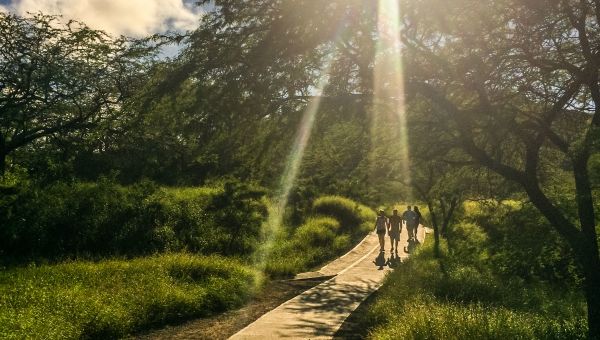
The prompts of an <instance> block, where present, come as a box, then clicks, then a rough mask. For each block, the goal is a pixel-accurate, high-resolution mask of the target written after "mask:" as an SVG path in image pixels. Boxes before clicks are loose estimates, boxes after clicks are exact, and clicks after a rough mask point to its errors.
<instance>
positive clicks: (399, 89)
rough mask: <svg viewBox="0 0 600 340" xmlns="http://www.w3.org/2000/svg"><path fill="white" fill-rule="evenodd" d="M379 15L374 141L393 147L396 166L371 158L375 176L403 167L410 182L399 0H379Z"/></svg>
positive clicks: (372, 138)
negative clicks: (387, 165) (379, 162)
mask: <svg viewBox="0 0 600 340" xmlns="http://www.w3.org/2000/svg"><path fill="white" fill-rule="evenodd" d="M377 16H378V18H377V35H378V40H377V44H376V53H375V69H374V80H375V84H374V101H373V108H372V110H373V118H372V122H371V124H372V125H371V143H372V145H373V147H374V150H378V149H377V148H378V147H379V148H388V150H386V151H387V152H389V151H390V149H391V154H392V155H394V156H395V157H394V160H393V164H394V165H395V166H392V167H389V168H388V167H385V166H383V165H382V164H378V162H377V161H376V160H372V165H373V166H374V169H373V176H390V175H391V174H390V173H389V171H400V172H401V173H400V175H401V176H402V178H403V179H402V182H404V183H405V184H410V182H411V176H410V171H409V167H410V165H409V161H410V155H409V145H408V131H407V121H406V107H405V101H404V72H403V67H402V46H401V41H400V31H401V26H400V4H399V0H379V2H378V15H377ZM377 156H378V155H375V157H377ZM382 166H383V167H382ZM386 171H387V172H386ZM407 187H410V185H408V186H407ZM408 195H409V197H406V198H407V199H409V200H410V199H412V197H410V196H412V195H411V194H410V189H409V192H408Z"/></svg>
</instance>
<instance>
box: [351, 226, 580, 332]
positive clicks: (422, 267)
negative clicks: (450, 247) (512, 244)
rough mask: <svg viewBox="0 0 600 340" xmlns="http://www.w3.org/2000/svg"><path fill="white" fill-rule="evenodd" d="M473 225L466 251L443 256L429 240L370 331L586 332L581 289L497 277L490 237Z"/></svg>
mask: <svg viewBox="0 0 600 340" xmlns="http://www.w3.org/2000/svg"><path fill="white" fill-rule="evenodd" d="M473 228H474V226H465V227H464V228H463V231H464V232H465V234H464V235H465V238H463V239H462V242H463V243H462V244H461V246H462V247H464V248H460V249H462V250H463V251H462V252H459V253H455V254H452V253H447V252H445V253H444V254H443V255H442V258H441V259H439V260H438V259H437V258H436V257H435V256H434V250H433V243H432V242H430V241H427V242H426V243H425V245H424V246H423V247H422V248H421V249H420V250H419V251H418V252H417V253H416V254H413V255H412V256H411V258H410V259H408V261H405V262H404V263H403V264H402V265H401V266H400V267H398V268H397V269H396V270H395V271H394V272H393V273H391V274H390V276H389V277H388V278H387V279H386V281H385V283H384V286H383V287H382V288H381V290H380V292H379V293H378V294H377V296H376V298H375V300H374V302H373V303H372V304H371V305H370V306H369V309H368V311H367V313H366V314H365V315H363V316H362V317H361V319H360V323H361V325H362V326H364V327H365V328H366V329H368V336H367V338H370V339H398V338H402V339H472V338H477V339H506V338H512V339H585V338H586V333H587V327H586V321H585V307H584V306H585V305H584V300H583V297H582V296H581V295H580V294H579V293H577V292H575V291H572V290H565V289H555V288H554V287H553V286H551V285H547V284H540V283H537V284H533V283H529V284H526V283H524V281H522V280H518V279H516V280H515V279H514V277H513V279H506V278H500V277H497V276H496V275H494V274H493V273H492V272H491V269H492V268H493V267H494V266H493V265H490V264H489V261H487V257H486V256H485V255H484V252H485V251H484V249H485V247H486V245H485V242H486V239H485V237H483V238H482V237H481V231H477V230H476V229H473ZM469 230H470V231H469ZM442 248H444V247H442Z"/></svg>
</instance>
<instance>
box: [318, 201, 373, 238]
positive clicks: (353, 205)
mask: <svg viewBox="0 0 600 340" xmlns="http://www.w3.org/2000/svg"><path fill="white" fill-rule="evenodd" d="M313 210H314V212H315V213H316V214H321V215H325V216H331V217H334V218H336V219H338V220H339V221H340V223H341V225H342V228H346V229H348V230H352V229H356V228H357V227H359V226H361V225H362V224H363V223H365V222H371V221H375V218H376V214H375V212H374V211H373V210H372V209H370V208H368V207H366V206H364V205H361V204H359V203H357V202H354V201H352V200H351V199H348V198H345V197H340V196H323V197H319V198H317V199H316V200H315V201H314V203H313ZM361 229H364V226H363V228H361ZM369 229H370V227H369Z"/></svg>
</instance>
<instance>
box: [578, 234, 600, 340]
mask: <svg viewBox="0 0 600 340" xmlns="http://www.w3.org/2000/svg"><path fill="white" fill-rule="evenodd" d="M583 242H585V243H587V244H588V247H587V248H590V246H592V245H591V243H596V241H595V240H588V239H586V238H584V240H583ZM595 248H596V255H595V256H594V254H593V249H588V250H587V251H588V252H589V253H590V254H589V255H588V256H587V257H586V258H585V263H583V264H582V266H583V273H584V276H585V280H584V290H585V299H586V302H587V314H588V315H587V317H588V327H589V333H588V334H589V338H590V339H596V340H600V259H599V258H598V253H597V251H598V246H597V245H596V246H595Z"/></svg>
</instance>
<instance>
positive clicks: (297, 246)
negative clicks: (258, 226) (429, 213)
mask: <svg viewBox="0 0 600 340" xmlns="http://www.w3.org/2000/svg"><path fill="white" fill-rule="evenodd" d="M313 210H314V211H315V212H316V213H317V214H318V215H316V216H312V217H308V218H307V219H306V221H305V222H304V223H303V224H302V225H300V226H299V227H297V228H296V229H295V230H287V231H285V230H284V231H283V233H282V234H281V235H279V236H278V237H277V239H276V240H275V241H274V247H273V249H271V252H270V254H269V256H268V259H267V262H266V265H265V272H266V273H268V274H269V275H270V276H272V277H287V276H291V275H293V274H296V273H299V272H303V271H309V270H311V269H313V267H314V266H317V265H320V264H322V263H323V262H325V261H327V260H329V259H331V258H334V257H335V256H337V255H340V254H342V253H344V252H345V251H347V250H348V249H349V248H350V246H351V245H352V241H353V240H357V238H358V237H362V236H364V235H365V234H366V233H367V232H368V231H370V230H371V225H372V223H373V221H374V220H375V213H374V212H373V211H372V210H371V209H370V208H368V207H366V206H364V205H361V204H358V203H356V202H354V201H352V200H350V199H347V198H343V197H338V196H326V197H320V198H318V199H317V200H316V201H315V202H314V204H313ZM344 223H345V224H344ZM290 255H293V256H290Z"/></svg>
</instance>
